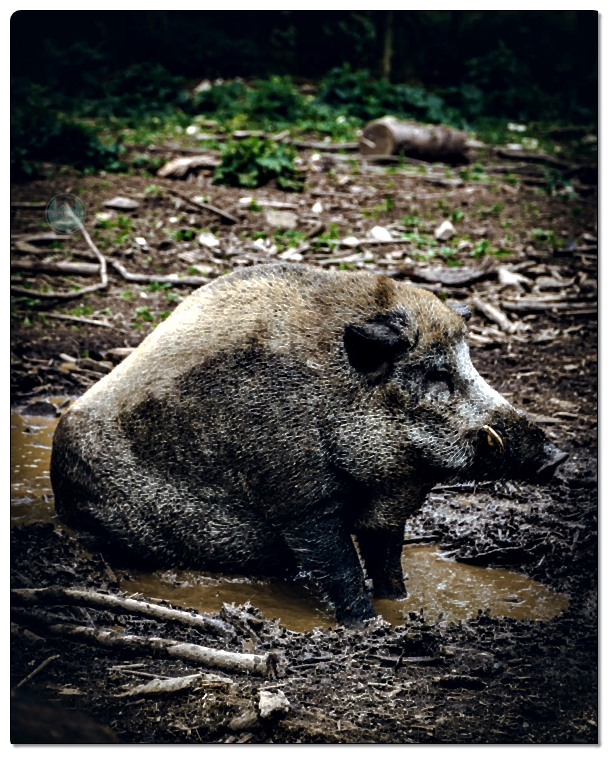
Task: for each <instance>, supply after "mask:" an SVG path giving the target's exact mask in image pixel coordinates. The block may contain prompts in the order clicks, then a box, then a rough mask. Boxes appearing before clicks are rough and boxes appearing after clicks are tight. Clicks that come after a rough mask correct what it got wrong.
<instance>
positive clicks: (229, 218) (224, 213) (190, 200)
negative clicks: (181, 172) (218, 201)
mask: <svg viewBox="0 0 614 760" xmlns="http://www.w3.org/2000/svg"><path fill="white" fill-rule="evenodd" d="M166 191H167V193H169V194H170V195H174V196H175V197H176V198H180V199H181V200H182V201H185V202H186V203H189V204H191V205H192V206H195V207H196V208H197V209H204V210H205V211H211V212H213V213H214V214H217V215H218V216H221V217H222V219H226V221H228V222H230V223H231V224H238V223H239V219H237V217H236V216H233V215H232V214H229V213H228V212H227V211H224V210H223V209H221V208H217V206H212V205H211V204H210V203H202V202H201V201H195V200H194V199H193V198H190V197H189V196H188V195H184V194H183V193H180V192H178V191H177V190H172V189H171V188H166Z"/></svg>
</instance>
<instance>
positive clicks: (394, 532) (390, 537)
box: [356, 524, 407, 599]
mask: <svg viewBox="0 0 614 760" xmlns="http://www.w3.org/2000/svg"><path fill="white" fill-rule="evenodd" d="M404 533H405V525H404V524H403V525H399V526H396V527H394V528H392V529H390V530H385V529H370V528H360V529H358V530H357V531H356V538H357V539H358V545H359V546H360V553H361V555H362V558H363V560H364V562H365V567H366V569H367V575H368V576H369V578H371V580H372V581H373V596H375V597H379V598H381V599H403V597H405V596H407V592H406V590H405V584H404V583H403V569H402V568H401V552H402V551H403V537H404Z"/></svg>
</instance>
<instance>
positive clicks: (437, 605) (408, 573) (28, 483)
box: [11, 399, 568, 631]
mask: <svg viewBox="0 0 614 760" xmlns="http://www.w3.org/2000/svg"><path fill="white" fill-rule="evenodd" d="M51 400H52V401H54V402H55V403H58V402H59V401H61V399H51ZM56 425H57V419H54V418H49V417H27V418H26V417H22V416H21V415H20V414H18V413H17V412H14V411H12V412H11V523H12V524H13V525H14V524H19V523H21V524H24V523H29V522H34V521H37V520H44V521H47V522H56V523H58V522H59V521H58V518H57V516H56V515H55V510H54V507H53V494H52V491H51V483H50V481H49V457H50V455H51V442H52V439H53V432H54V430H55V427H56ZM402 563H403V571H404V573H405V583H406V587H407V591H408V597H407V598H406V599H404V600H402V601H392V600H389V599H375V600H374V602H373V604H374V606H375V609H376V610H377V611H378V612H379V613H380V614H381V615H382V616H383V617H384V618H385V619H386V620H388V621H389V622H390V623H392V624H393V625H400V624H401V623H403V621H404V618H403V615H404V614H406V613H407V612H409V611H416V612H417V611H418V610H420V609H422V610H423V613H424V616H425V619H426V620H427V622H435V621H437V620H439V619H442V620H448V621H460V620H468V619H469V618H471V617H473V616H474V615H475V614H476V613H477V612H478V610H480V609H481V610H486V609H490V611H491V614H492V615H501V616H508V617H513V618H517V619H524V618H532V619H534V620H549V619H551V618H553V617H555V615H558V614H560V613H561V612H563V611H564V610H565V609H567V606H568V602H567V597H566V596H564V595H563V594H556V593H554V592H553V591H551V590H550V589H549V588H547V587H546V586H544V585H543V584H541V583H537V582H536V581H533V580H531V579H530V578H527V577H526V576H524V575H520V574H519V573H514V572H510V571H509V570H499V569H495V568H483V567H475V566H473V565H465V564H463V563H461V562H455V561H454V560H448V559H445V558H444V557H443V556H442V555H441V554H440V553H439V552H438V551H437V547H434V546H425V545H421V546H420V545H418V546H406V547H405V548H404V550H403V559H402ZM121 585H122V589H123V590H124V591H125V592H127V593H129V594H135V593H141V594H144V595H145V596H148V597H152V598H160V599H166V600H167V601H169V602H172V603H174V604H180V605H184V606H187V607H194V608H196V609H198V610H200V611H201V612H216V611H218V610H219V609H220V606H221V605H222V603H223V602H228V603H230V604H232V603H233V602H234V603H235V604H243V603H244V602H247V601H250V602H251V603H252V604H253V605H254V606H255V607H258V608H259V609H260V610H261V612H262V613H263V614H264V615H265V616H266V617H269V618H279V619H280V621H281V624H282V625H284V626H286V627H287V628H290V629H292V630H296V631H303V630H308V629H311V628H314V627H316V626H325V627H327V626H333V625H334V617H333V616H332V615H331V614H330V612H329V610H328V609H327V608H326V605H325V604H324V603H322V602H321V601H320V600H319V599H318V597H317V596H316V595H315V594H314V593H313V592H312V591H310V590H309V588H308V587H306V586H303V585H301V584H300V583H285V582H281V581H271V582H268V581H261V580H257V579H253V578H229V577H227V576H221V575H217V574H206V573H198V572H193V571H177V572H175V571H159V572H156V573H135V574H134V575H133V578H132V579H131V580H129V581H128V580H126V581H123V582H122V584H121Z"/></svg>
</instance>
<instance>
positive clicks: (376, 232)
mask: <svg viewBox="0 0 614 760" xmlns="http://www.w3.org/2000/svg"><path fill="white" fill-rule="evenodd" d="M369 235H370V236H371V237H372V238H373V239H374V240H381V241H383V242H388V241H389V240H392V235H391V234H390V233H389V232H388V230H387V229H386V228H385V227H378V226H376V227H372V228H371V229H370V230H369Z"/></svg>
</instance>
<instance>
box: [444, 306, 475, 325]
mask: <svg viewBox="0 0 614 760" xmlns="http://www.w3.org/2000/svg"><path fill="white" fill-rule="evenodd" d="M446 306H447V307H448V309H450V310H451V311H453V312H454V313H455V314H458V316H459V317H462V318H463V319H464V320H465V322H468V321H469V320H470V319H471V309H470V308H469V306H468V305H467V304H466V303H463V302H462V301H446Z"/></svg>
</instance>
